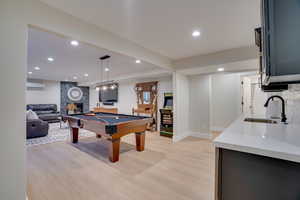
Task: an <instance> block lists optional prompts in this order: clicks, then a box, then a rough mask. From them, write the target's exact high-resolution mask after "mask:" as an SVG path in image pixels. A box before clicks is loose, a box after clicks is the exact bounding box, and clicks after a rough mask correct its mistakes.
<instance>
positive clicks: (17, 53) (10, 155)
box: [0, 0, 27, 200]
mask: <svg viewBox="0 0 300 200" xmlns="http://www.w3.org/2000/svg"><path fill="white" fill-rule="evenodd" d="M26 3H27V1H18V0H1V1H0V27H1V37H0V44H1V45H0V52H1V54H0V91H1V98H0V110H1V115H0V127H1V140H0V199H1V200H2V199H3V200H24V199H25V183H26V181H25V179H26V178H25V177H26V176H25V130H26V128H25V80H26V58H27V41H26V40H27V29H26V24H25V22H24V19H26V17H25V16H24V12H26Z"/></svg>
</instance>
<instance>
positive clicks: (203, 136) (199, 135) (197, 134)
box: [190, 132, 212, 139]
mask: <svg viewBox="0 0 300 200" xmlns="http://www.w3.org/2000/svg"><path fill="white" fill-rule="evenodd" d="M190 136H193V137H197V138H201V139H212V135H211V134H210V133H201V132H190Z"/></svg>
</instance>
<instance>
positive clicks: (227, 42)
mask: <svg viewBox="0 0 300 200" xmlns="http://www.w3.org/2000/svg"><path fill="white" fill-rule="evenodd" d="M41 1H43V2H45V3H47V4H49V5H50V6H53V7H56V8H58V9H60V10H62V11H64V12H66V13H69V14H71V15H73V16H76V17H78V18H80V19H82V20H84V21H86V22H89V23H92V24H95V25H97V26H99V27H101V28H103V29H106V30H108V31H110V32H112V33H114V34H116V35H119V36H121V37H123V38H126V39H128V40H131V41H134V42H136V43H137V44H139V45H141V46H144V47H145V48H148V49H150V50H152V51H155V52H157V53H160V54H161V55H165V56H167V57H169V58H171V59H174V60H178V59H181V58H185V57H189V56H193V55H199V54H208V53H212V52H217V51H221V50H225V49H232V48H237V47H242V46H250V45H253V44H254V33H253V29H254V28H255V27H257V26H259V24H260V0H122V1H120V0H89V1H82V0H41ZM195 29H199V30H200V31H201V37H200V38H198V39H194V38H192V36H191V34H192V32H193V30H195Z"/></svg>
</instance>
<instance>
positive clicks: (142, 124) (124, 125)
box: [63, 115, 153, 138]
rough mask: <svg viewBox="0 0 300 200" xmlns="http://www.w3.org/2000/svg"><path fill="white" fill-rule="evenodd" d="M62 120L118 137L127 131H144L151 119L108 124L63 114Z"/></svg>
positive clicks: (98, 133)
mask: <svg viewBox="0 0 300 200" xmlns="http://www.w3.org/2000/svg"><path fill="white" fill-rule="evenodd" d="M63 120H64V121H68V122H69V126H70V127H73V128H83V129H86V130H89V131H92V132H94V133H96V134H97V135H103V134H106V135H109V136H111V137H112V138H118V137H121V136H123V135H126V134H128V133H138V132H144V131H145V130H146V127H147V124H148V123H151V122H152V121H153V119H152V118H144V119H136V120H131V121H126V122H120V123H116V124H109V123H105V122H103V121H98V120H97V121H96V120H86V119H81V118H78V117H76V116H75V115H72V116H64V117H63Z"/></svg>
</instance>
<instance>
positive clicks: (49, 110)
mask: <svg viewBox="0 0 300 200" xmlns="http://www.w3.org/2000/svg"><path fill="white" fill-rule="evenodd" d="M27 110H32V111H34V112H35V113H36V114H37V115H38V117H39V119H29V120H27V139H30V138H37V137H44V136H47V135H48V130H49V124H48V123H56V122H60V117H61V115H60V113H59V112H58V111H57V105H56V104H29V105H27Z"/></svg>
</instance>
